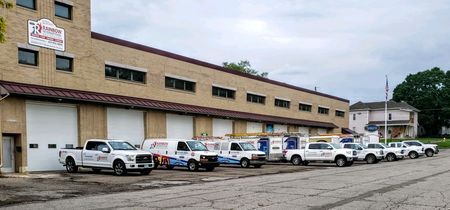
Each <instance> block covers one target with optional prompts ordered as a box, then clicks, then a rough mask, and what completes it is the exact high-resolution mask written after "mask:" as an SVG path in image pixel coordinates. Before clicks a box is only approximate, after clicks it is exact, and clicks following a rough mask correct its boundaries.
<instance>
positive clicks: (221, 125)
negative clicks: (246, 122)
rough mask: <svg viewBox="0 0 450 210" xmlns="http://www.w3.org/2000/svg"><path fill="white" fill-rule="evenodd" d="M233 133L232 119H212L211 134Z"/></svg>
mask: <svg viewBox="0 0 450 210" xmlns="http://www.w3.org/2000/svg"><path fill="white" fill-rule="evenodd" d="M231 133H233V121H232V120H224V119H213V136H215V137H223V136H225V135H226V134H231Z"/></svg>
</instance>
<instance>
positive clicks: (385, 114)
mask: <svg viewBox="0 0 450 210" xmlns="http://www.w3.org/2000/svg"><path fill="white" fill-rule="evenodd" d="M385 90H386V99H385V100H384V143H385V144H387V136H388V133H387V130H388V129H387V120H388V119H387V118H388V113H387V100H388V93H389V85H388V77H387V75H386V89H385Z"/></svg>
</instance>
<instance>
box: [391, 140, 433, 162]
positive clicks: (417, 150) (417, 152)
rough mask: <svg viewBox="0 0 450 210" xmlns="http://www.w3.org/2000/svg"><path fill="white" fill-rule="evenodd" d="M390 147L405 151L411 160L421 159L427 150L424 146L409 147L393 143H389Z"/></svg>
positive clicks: (401, 143)
mask: <svg viewBox="0 0 450 210" xmlns="http://www.w3.org/2000/svg"><path fill="white" fill-rule="evenodd" d="M389 146H390V147H393V148H402V149H404V150H405V154H407V155H408V156H409V158H411V159H416V158H419V156H422V155H424V153H425V148H424V147H423V146H415V145H408V144H405V143H403V142H391V143H389Z"/></svg>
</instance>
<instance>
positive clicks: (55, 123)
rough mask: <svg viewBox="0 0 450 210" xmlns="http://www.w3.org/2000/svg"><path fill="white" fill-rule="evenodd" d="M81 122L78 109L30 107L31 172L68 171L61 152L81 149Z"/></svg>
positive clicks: (28, 156)
mask: <svg viewBox="0 0 450 210" xmlns="http://www.w3.org/2000/svg"><path fill="white" fill-rule="evenodd" d="M77 119H78V117H77V108H76V106H74V105H64V104H53V103H37V102H27V103H26V123H27V125H26V126H27V145H26V148H27V154H28V155H27V161H28V171H50V170H63V169H64V167H63V166H62V165H61V164H60V163H59V162H58V149H59V148H65V147H66V145H71V146H73V147H77V146H78V120H77Z"/></svg>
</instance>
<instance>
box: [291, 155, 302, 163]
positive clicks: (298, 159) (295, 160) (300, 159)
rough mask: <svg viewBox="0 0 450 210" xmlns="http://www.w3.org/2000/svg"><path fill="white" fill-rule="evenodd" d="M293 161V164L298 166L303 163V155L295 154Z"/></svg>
mask: <svg viewBox="0 0 450 210" xmlns="http://www.w3.org/2000/svg"><path fill="white" fill-rule="evenodd" d="M291 162H292V164H294V165H296V166H298V165H300V164H302V157H300V156H298V155H295V156H294V157H292V159H291Z"/></svg>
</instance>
